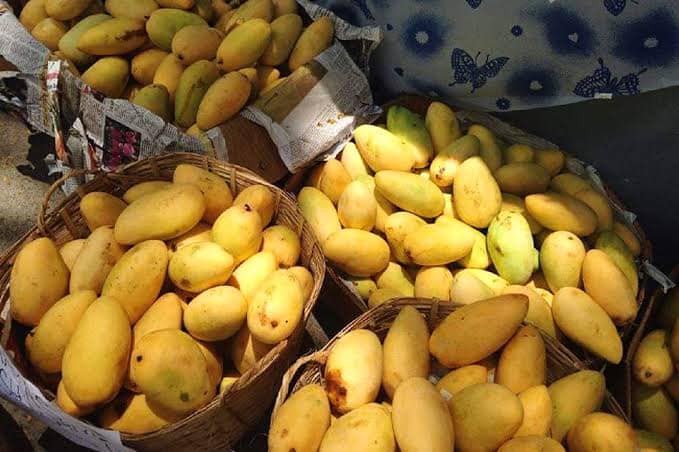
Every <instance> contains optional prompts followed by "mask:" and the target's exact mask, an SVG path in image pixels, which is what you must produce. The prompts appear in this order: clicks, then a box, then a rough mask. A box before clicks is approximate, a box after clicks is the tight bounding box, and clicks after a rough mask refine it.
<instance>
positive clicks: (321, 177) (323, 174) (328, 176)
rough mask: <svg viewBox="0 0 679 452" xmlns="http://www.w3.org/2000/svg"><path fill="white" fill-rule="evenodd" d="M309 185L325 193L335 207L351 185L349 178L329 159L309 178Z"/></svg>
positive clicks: (336, 162)
mask: <svg viewBox="0 0 679 452" xmlns="http://www.w3.org/2000/svg"><path fill="white" fill-rule="evenodd" d="M309 182H310V185H311V186H313V187H315V188H318V189H319V190H321V191H322V192H323V193H325V194H326V195H327V196H328V198H330V200H331V201H332V202H333V204H335V205H337V203H338V202H339V199H340V197H341V196H342V194H343V193H344V191H345V190H346V188H347V186H348V185H349V184H350V183H351V176H350V175H349V173H348V172H347V170H346V169H344V166H343V165H342V164H341V163H340V162H339V161H338V160H336V159H330V160H328V161H327V162H325V163H324V164H322V165H319V166H318V167H316V169H315V170H314V171H313V172H312V173H311V175H310V176H309Z"/></svg>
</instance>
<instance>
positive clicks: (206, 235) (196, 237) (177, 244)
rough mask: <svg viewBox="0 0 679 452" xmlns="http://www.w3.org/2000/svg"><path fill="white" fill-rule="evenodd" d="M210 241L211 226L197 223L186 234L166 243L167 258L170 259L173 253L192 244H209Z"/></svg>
mask: <svg viewBox="0 0 679 452" xmlns="http://www.w3.org/2000/svg"><path fill="white" fill-rule="evenodd" d="M211 241H212V226H211V225H209V224H207V223H198V224H197V225H195V226H194V227H193V229H191V230H190V231H189V232H186V233H184V234H182V235H180V236H179V237H176V238H174V239H172V240H169V241H168V242H167V246H168V253H169V257H170V258H172V256H173V255H174V253H175V252H176V251H177V250H178V249H180V248H182V247H184V246H186V245H190V244H193V243H200V242H211Z"/></svg>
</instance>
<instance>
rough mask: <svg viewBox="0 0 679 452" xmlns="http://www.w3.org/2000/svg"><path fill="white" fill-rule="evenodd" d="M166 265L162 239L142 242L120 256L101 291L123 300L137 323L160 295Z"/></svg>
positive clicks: (122, 303)
mask: <svg viewBox="0 0 679 452" xmlns="http://www.w3.org/2000/svg"><path fill="white" fill-rule="evenodd" d="M140 269H143V271H140ZM166 269H167V247H166V246H165V244H164V243H163V242H161V241H160V240H147V241H145V242H141V243H139V244H138V245H136V246H134V247H132V248H131V249H130V250H128V251H127V252H126V253H125V254H123V256H122V257H121V258H120V259H118V262H117V263H116V265H115V266H114V267H113V268H112V269H111V271H110V272H109V275H108V277H107V278H106V281H105V282H104V288H103V289H102V291H101V293H102V295H105V296H109V297H113V298H115V299H117V300H119V301H120V303H121V305H122V307H123V309H124V310H125V312H126V313H127V316H128V317H129V321H130V323H131V324H134V323H136V322H137V320H139V318H140V317H141V316H142V315H143V314H144V312H146V310H147V309H148V308H149V307H150V306H151V304H153V302H154V301H155V300H156V299H157V298H158V294H159V293H160V289H161V287H162V285H163V282H164V281H165V272H166Z"/></svg>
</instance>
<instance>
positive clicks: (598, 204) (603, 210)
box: [574, 189, 613, 231]
mask: <svg viewBox="0 0 679 452" xmlns="http://www.w3.org/2000/svg"><path fill="white" fill-rule="evenodd" d="M574 197H575V199H578V200H580V201H582V202H583V203H585V204H587V205H588V206H589V207H590V208H591V209H592V210H593V211H594V212H595V213H596V216H597V218H598V226H597V231H606V230H609V229H611V228H612V227H613V209H612V208H611V205H610V204H609V202H608V199H606V197H605V196H604V195H602V194H601V193H599V192H598V191H595V190H593V189H586V190H582V191H579V192H577V193H576V194H575V195H574Z"/></svg>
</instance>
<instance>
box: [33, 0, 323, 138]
mask: <svg viewBox="0 0 679 452" xmlns="http://www.w3.org/2000/svg"><path fill="white" fill-rule="evenodd" d="M20 20H21V23H22V24H23V25H24V26H25V27H26V28H27V29H28V30H29V31H30V32H31V33H32V34H33V36H34V37H35V38H36V39H38V40H39V41H40V42H42V43H43V44H45V46H47V47H48V48H49V49H50V50H52V51H53V52H55V54H56V56H57V57H58V58H61V59H63V60H67V61H68V62H70V66H71V67H72V68H75V69H76V70H80V71H83V73H82V79H83V81H85V83H87V84H88V85H90V86H91V87H92V88H94V89H95V90H97V91H99V92H101V93H102V94H104V95H105V96H107V97H111V98H124V99H128V100H130V101H131V102H133V103H135V104H137V105H140V106H142V107H144V108H146V109H148V110H150V111H152V112H153V113H155V114H157V115H158V116H160V117H161V118H163V119H164V120H165V121H168V122H174V124H176V125H177V126H179V127H181V128H188V129H189V131H190V133H191V134H192V135H194V136H200V134H201V131H205V130H208V129H210V128H212V127H215V126H217V125H219V124H221V123H223V122H224V121H226V120H227V119H229V118H230V117H232V116H233V115H235V114H236V113H238V112H239V111H240V110H241V109H242V108H243V106H245V104H246V103H247V102H248V101H249V100H254V99H256V98H257V96H258V95H259V94H263V93H266V92H267V91H269V90H270V89H272V88H273V87H275V86H276V85H278V84H280V83H281V82H282V81H283V80H285V78H286V77H285V76H283V77H281V75H282V74H286V73H290V72H293V71H295V70H296V69H298V68H299V67H301V66H303V65H304V64H306V63H307V62H309V61H311V60H312V59H313V58H314V57H315V56H316V55H318V54H320V53H321V52H322V51H323V50H325V49H326V48H328V47H329V46H330V45H331V44H332V40H333V36H334V25H333V23H332V20H331V19H330V18H328V17H322V18H320V19H318V20H316V21H314V22H313V23H311V24H310V25H309V26H308V27H306V28H305V27H304V25H303V21H302V18H301V17H300V16H299V15H298V14H297V3H296V2H295V0H249V1H247V2H245V3H243V4H242V5H241V6H240V7H238V8H237V9H232V8H231V7H230V6H229V4H228V3H227V2H226V1H225V0H157V1H156V0H106V2H105V4H104V5H103V6H102V5H101V3H100V1H99V0H30V1H29V2H28V3H27V4H26V6H25V7H24V9H23V10H22V11H21V15H20Z"/></svg>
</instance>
